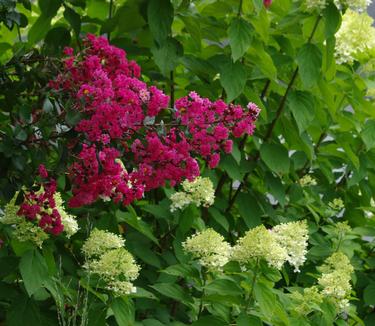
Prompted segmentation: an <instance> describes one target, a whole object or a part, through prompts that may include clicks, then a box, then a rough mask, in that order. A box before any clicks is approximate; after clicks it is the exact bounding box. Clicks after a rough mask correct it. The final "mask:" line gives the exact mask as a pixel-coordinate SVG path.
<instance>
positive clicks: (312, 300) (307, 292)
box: [291, 286, 323, 316]
mask: <svg viewBox="0 0 375 326" xmlns="http://www.w3.org/2000/svg"><path fill="white" fill-rule="evenodd" d="M291 298H292V300H293V301H294V302H295V303H296V306H293V310H294V311H296V312H297V313H298V314H300V315H304V316H306V315H308V314H309V313H310V312H312V311H314V310H315V309H319V304H321V303H322V302H323V295H322V294H321V293H320V292H319V289H318V288H317V287H316V286H312V287H309V288H305V289H303V293H300V292H297V291H293V292H292V293H291Z"/></svg>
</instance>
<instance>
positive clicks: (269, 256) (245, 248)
mask: <svg viewBox="0 0 375 326" xmlns="http://www.w3.org/2000/svg"><path fill="white" fill-rule="evenodd" d="M232 259H233V260H236V261H239V262H240V263H242V264H247V263H249V262H251V261H254V260H258V259H264V260H266V261H267V263H268V264H269V265H270V266H273V267H275V268H277V269H281V267H282V266H283V264H284V263H285V262H286V261H287V259H288V252H287V251H286V249H285V248H284V247H282V246H280V244H279V243H278V242H277V240H276V238H275V235H274V234H273V233H272V232H270V231H269V230H267V229H266V228H265V227H264V226H263V225H260V226H257V227H255V228H254V229H251V230H249V231H247V232H246V234H245V236H244V237H242V238H240V239H239V240H238V241H237V243H236V245H235V246H234V247H233V253H232Z"/></svg>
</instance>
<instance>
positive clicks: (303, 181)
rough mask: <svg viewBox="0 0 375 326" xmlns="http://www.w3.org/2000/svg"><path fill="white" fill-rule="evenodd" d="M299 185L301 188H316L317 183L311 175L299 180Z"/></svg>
mask: <svg viewBox="0 0 375 326" xmlns="http://www.w3.org/2000/svg"><path fill="white" fill-rule="evenodd" d="M299 184H300V185H301V186H302V187H308V186H316V185H317V182H316V180H315V178H313V177H312V176H311V175H309V174H306V175H304V176H303V177H302V178H301V179H299Z"/></svg>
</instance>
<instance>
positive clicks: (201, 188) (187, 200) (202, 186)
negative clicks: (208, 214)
mask: <svg viewBox="0 0 375 326" xmlns="http://www.w3.org/2000/svg"><path fill="white" fill-rule="evenodd" d="M182 188H183V191H179V192H176V193H174V194H173V195H172V196H171V201H172V204H171V212H174V211H175V210H176V209H183V208H185V207H186V206H188V205H190V204H194V205H196V206H198V207H199V206H205V207H208V206H211V205H212V204H213V203H214V200H215V189H214V186H213V184H212V182H211V180H210V179H209V178H202V177H197V178H196V179H194V180H193V181H189V180H185V181H184V182H182Z"/></svg>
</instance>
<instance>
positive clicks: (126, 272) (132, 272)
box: [82, 229, 140, 296]
mask: <svg viewBox="0 0 375 326" xmlns="http://www.w3.org/2000/svg"><path fill="white" fill-rule="evenodd" d="M124 244H125V240H124V239H122V238H121V237H120V236H118V235H116V234H113V233H111V232H107V231H102V230H98V229H94V230H93V231H92V232H91V234H90V237H89V238H88V239H87V240H86V241H85V243H84V244H83V246H82V252H83V253H84V255H85V257H86V262H85V264H84V265H83V267H84V268H85V269H86V270H87V271H88V272H89V273H91V274H95V275H97V276H99V278H100V279H101V280H103V281H105V282H106V289H107V290H109V291H111V292H113V294H114V295H115V296H121V295H125V294H129V293H134V292H136V288H135V287H134V286H133V284H132V281H134V280H135V279H136V278H137V277H138V275H139V270H140V267H139V266H138V265H137V264H136V262H135V260H134V257H133V256H132V255H131V253H130V252H129V251H127V250H126V249H125V248H124V247H123V246H124Z"/></svg>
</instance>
